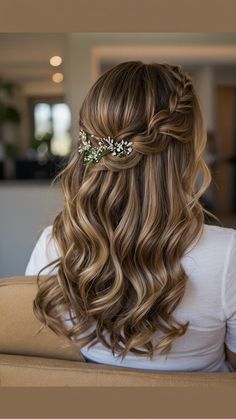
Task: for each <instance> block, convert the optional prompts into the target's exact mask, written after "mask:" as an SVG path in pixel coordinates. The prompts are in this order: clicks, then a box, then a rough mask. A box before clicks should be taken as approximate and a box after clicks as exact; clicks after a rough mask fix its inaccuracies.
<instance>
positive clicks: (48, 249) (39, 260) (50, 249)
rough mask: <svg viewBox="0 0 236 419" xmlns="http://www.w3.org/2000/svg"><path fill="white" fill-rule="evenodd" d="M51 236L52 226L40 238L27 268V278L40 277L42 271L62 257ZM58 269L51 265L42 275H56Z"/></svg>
mask: <svg viewBox="0 0 236 419" xmlns="http://www.w3.org/2000/svg"><path fill="white" fill-rule="evenodd" d="M51 235H52V225H50V226H48V227H46V228H45V229H44V230H43V232H42V234H41V235H40V236H39V238H38V240H37V242H36V245H35V247H34V249H33V251H32V253H31V256H30V259H29V262H28V264H27V266H26V270H25V276H27V275H38V273H39V271H40V269H42V268H43V267H44V266H46V265H47V264H48V263H49V262H52V261H54V260H55V259H57V258H58V257H60V253H59V250H58V248H57V246H56V244H55V241H54V240H53V239H52V236H51ZM57 269H58V268H55V267H54V265H51V266H49V267H48V268H46V269H44V270H43V271H42V272H41V273H40V275H48V274H55V273H56V272H57Z"/></svg>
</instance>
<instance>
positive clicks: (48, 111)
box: [29, 97, 72, 158]
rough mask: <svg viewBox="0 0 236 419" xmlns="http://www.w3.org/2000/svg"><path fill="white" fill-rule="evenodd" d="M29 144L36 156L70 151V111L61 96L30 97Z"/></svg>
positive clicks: (64, 154) (54, 154) (58, 154)
mask: <svg viewBox="0 0 236 419" xmlns="http://www.w3.org/2000/svg"><path fill="white" fill-rule="evenodd" d="M29 101H30V113H31V145H30V147H31V148H33V149H35V150H36V152H37V155H38V157H39V158H40V157H46V156H47V157H48V156H50V155H51V156H67V155H68V154H69V153H70V150H71V146H72V139H71V136H70V132H69V131H70V127H71V113H70V109H69V107H68V105H67V104H66V103H64V100H63V97H48V98H45V97H44V98H43V97H41V98H30V100H29Z"/></svg>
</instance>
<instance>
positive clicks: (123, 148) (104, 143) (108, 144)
mask: <svg viewBox="0 0 236 419" xmlns="http://www.w3.org/2000/svg"><path fill="white" fill-rule="evenodd" d="M90 136H91V137H92V138H95V139H97V140H99V141H98V144H99V147H93V146H92V144H91V142H90V140H89V139H88V138H87V133H86V132H85V131H84V130H83V129H80V131H79V138H80V141H81V142H82V144H80V145H79V147H78V152H79V153H82V152H84V162H86V163H98V162H99V161H100V160H101V158H102V157H103V156H105V155H106V154H110V153H111V154H112V156H118V157H124V156H127V155H128V154H130V153H131V151H132V150H133V148H132V142H131V141H129V142H128V141H127V140H122V141H121V142H119V143H118V142H116V141H114V139H113V138H111V137H103V138H101V137H96V135H93V134H91V135H90Z"/></svg>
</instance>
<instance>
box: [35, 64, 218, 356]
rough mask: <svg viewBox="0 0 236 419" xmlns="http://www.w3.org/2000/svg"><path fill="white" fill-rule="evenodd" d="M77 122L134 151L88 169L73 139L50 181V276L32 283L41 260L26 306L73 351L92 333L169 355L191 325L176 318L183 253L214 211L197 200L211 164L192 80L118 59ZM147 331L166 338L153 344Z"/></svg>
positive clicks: (166, 67) (94, 338) (117, 349)
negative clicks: (53, 255)
mask: <svg viewBox="0 0 236 419" xmlns="http://www.w3.org/2000/svg"><path fill="white" fill-rule="evenodd" d="M79 124H80V127H81V128H83V129H84V130H85V131H86V132H87V133H88V134H95V135H96V136H99V137H107V136H110V137H112V138H115V140H116V141H119V140H122V139H128V140H129V141H132V142H133V150H134V151H133V152H132V153H131V154H130V155H128V156H126V157H124V158H122V159H118V158H116V157H115V156H112V155H111V154H108V155H106V156H104V157H103V158H102V159H101V161H100V162H99V163H97V164H95V165H93V166H92V167H90V168H89V169H88V168H87V167H86V166H85V165H84V164H83V155H82V154H79V153H78V152H77V145H76V146H75V149H74V151H73V152H72V154H71V158H70V161H69V163H68V165H67V166H66V167H65V168H64V169H63V170H62V171H61V172H60V173H59V175H57V176H56V178H55V179H54V181H55V180H57V179H60V180H61V187H62V191H63V194H64V197H65V204H64V208H63V210H62V211H61V212H60V213H59V214H58V215H57V216H56V217H55V220H54V222H53V229H52V238H53V239H54V240H55V242H56V244H57V246H58V248H59V250H60V255H61V256H60V258H58V259H57V260H56V261H53V262H51V263H50V264H48V265H47V266H46V267H48V266H50V265H52V264H56V267H57V268H58V271H57V273H56V274H55V275H51V276H50V277H47V278H46V279H45V278H43V279H42V280H40V278H39V274H40V273H41V272H42V270H43V269H45V268H46V267H44V268H43V269H41V271H40V272H39V274H38V277H37V279H38V285H39V290H38V294H37V296H36V298H35V300H34V312H35V314H36V316H37V317H38V319H39V320H40V321H41V322H42V323H44V324H46V325H47V326H48V327H50V328H51V329H52V330H53V331H54V332H55V333H57V334H59V335H65V336H66V337H68V338H69V339H70V340H73V341H76V344H77V345H78V348H81V347H83V346H84V345H87V344H88V343H90V346H93V345H95V344H96V343H97V342H101V343H103V344H104V345H105V346H106V347H108V348H110V349H111V350H112V353H113V354H115V353H117V354H118V355H119V356H121V357H122V359H123V358H124V357H125V355H126V354H127V353H128V352H129V351H131V352H133V353H136V354H138V355H140V356H149V357H150V358H152V357H153V355H154V350H157V349H160V350H161V352H160V353H161V354H162V353H168V352H169V351H170V349H171V345H172V342H173V340H174V339H176V338H177V337H179V336H181V335H183V334H184V333H185V332H186V330H187V327H188V324H189V322H187V323H186V324H180V323H178V322H177V321H176V320H175V319H174V310H175V308H176V307H177V306H178V304H179V303H180V302H181V300H182V298H183V295H184V291H185V285H186V281H187V279H188V278H187V275H186V273H185V271H184V269H183V266H182V264H181V258H182V257H183V255H184V254H185V252H186V251H187V250H188V249H189V247H190V246H191V245H194V244H195V243H196V242H197V241H198V240H199V238H200V237H201V234H202V231H203V225H204V213H206V214H209V215H210V216H212V214H211V213H210V212H209V211H207V210H206V209H204V208H203V206H202V204H201V203H200V201H199V198H200V197H201V195H202V194H203V193H204V191H205V190H206V189H207V187H208V186H209V184H210V182H211V173H210V170H209V168H208V167H207V165H206V163H205V161H204V159H203V151H204V149H205V145H206V129H205V127H204V121H203V117H202V113H201V108H200V102H199V99H198V96H197V94H196V92H195V89H194V86H193V83H192V80H191V77H190V76H189V75H188V74H187V73H186V72H184V71H183V69H182V68H181V67H180V66H177V65H170V64H158V63H153V64H144V63H142V62H140V61H129V62H125V63H121V64H119V65H117V66H115V67H113V68H111V69H110V70H108V71H106V72H105V73H104V74H102V75H101V77H100V78H99V79H98V80H97V81H96V82H95V84H94V85H93V86H92V87H91V89H90V90H89V92H88V94H87V96H86V98H85V100H84V102H83V104H82V107H81V109H80V118H79ZM199 172H202V184H201V187H200V188H199V189H198V190H196V180H197V176H198V174H199ZM213 217H214V218H216V217H215V216H213ZM68 312H69V316H70V319H71V320H72V322H73V327H72V328H71V329H70V330H68V328H67V327H66V326H65V323H64V322H63V315H65V313H68ZM93 325H94V326H95V327H94V330H92V331H91V333H89V334H87V335H86V336H85V332H86V331H88V330H89V329H90V327H92V326H93ZM157 330H159V331H161V332H163V333H164V336H163V337H162V338H161V339H160V340H159V341H158V342H157V343H156V344H155V345H154V344H153V342H152V337H153V335H154V333H155V332H156V331H157ZM104 332H105V333H107V336H108V338H109V341H108V340H107V339H106V337H105V335H104Z"/></svg>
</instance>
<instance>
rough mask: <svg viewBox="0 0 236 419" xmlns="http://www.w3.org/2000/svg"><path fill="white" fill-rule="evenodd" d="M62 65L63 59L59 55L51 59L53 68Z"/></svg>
mask: <svg viewBox="0 0 236 419" xmlns="http://www.w3.org/2000/svg"><path fill="white" fill-rule="evenodd" d="M61 63H62V58H61V57H59V55H54V56H53V57H51V58H50V64H51V65H52V66H53V67H57V66H58V65H60V64H61Z"/></svg>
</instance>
